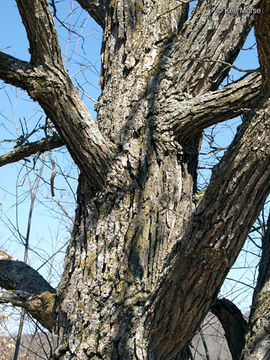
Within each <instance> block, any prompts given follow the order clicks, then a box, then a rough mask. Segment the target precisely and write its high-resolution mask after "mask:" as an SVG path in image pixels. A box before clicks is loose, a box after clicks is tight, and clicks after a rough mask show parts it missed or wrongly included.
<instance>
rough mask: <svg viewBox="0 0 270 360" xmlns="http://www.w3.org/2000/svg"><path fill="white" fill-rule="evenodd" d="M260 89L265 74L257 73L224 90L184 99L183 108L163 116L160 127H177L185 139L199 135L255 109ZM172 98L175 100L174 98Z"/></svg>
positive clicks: (171, 128)
mask: <svg viewBox="0 0 270 360" xmlns="http://www.w3.org/2000/svg"><path fill="white" fill-rule="evenodd" d="M260 88H261V75H260V74H259V73H255V74H253V75H251V76H249V77H247V78H245V79H243V80H239V81H237V82H235V83H233V84H230V85H228V86H225V87H223V88H222V89H221V90H217V91H213V92H208V93H206V94H204V95H201V96H196V97H195V98H192V99H188V100H186V101H182V102H181V103H180V106H179V108H176V110H173V112H172V113H171V112H168V113H167V114H166V117H167V118H166V117H163V118H162V120H161V121H162V123H161V124H160V125H159V129H160V131H164V130H173V131H174V133H175V135H176V136H178V137H179V138H180V139H181V140H187V139H188V138H190V137H196V136H198V134H200V133H201V132H202V131H203V130H204V129H205V128H206V127H208V126H211V125H213V124H217V123H219V122H221V121H225V120H228V119H231V118H233V117H236V116H238V115H240V114H242V113H243V112H244V111H245V110H249V109H250V108H252V107H253V106H254V105H255V104H256V103H257V102H258V100H259V98H260ZM176 97H177V95H176ZM175 100H177V99H175ZM171 101H172V102H173V99H172V98H171ZM174 108H175V107H174Z"/></svg>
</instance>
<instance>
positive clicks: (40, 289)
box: [0, 250, 56, 330]
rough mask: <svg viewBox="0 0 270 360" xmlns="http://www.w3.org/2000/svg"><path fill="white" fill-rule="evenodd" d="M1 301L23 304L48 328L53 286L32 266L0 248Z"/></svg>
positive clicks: (50, 319)
mask: <svg viewBox="0 0 270 360" xmlns="http://www.w3.org/2000/svg"><path fill="white" fill-rule="evenodd" d="M0 286H1V287H2V288H4V289H6V290H11V291H8V292H5V291H1V292H0V303H8V302H10V303H11V304H13V305H15V306H20V307H23V308H25V309H26V310H27V311H28V312H29V313H30V314H31V315H32V316H33V317H35V319H37V320H38V321H39V322H40V323H41V324H42V325H43V326H44V327H46V328H47V329H49V330H50V329H51V328H52V326H53V324H54V321H55V315H54V306H55V300H56V290H55V289H54V288H53V287H52V286H51V285H50V284H49V283H48V282H47V281H46V280H45V279H44V278H43V277H42V276H41V275H40V274H39V273H38V272H37V271H36V270H34V269H33V268H31V267H30V266H29V265H27V264H25V263H24V262H22V261H20V260H16V259H13V258H12V257H11V256H10V255H8V254H7V253H5V252H4V251H3V250H0Z"/></svg>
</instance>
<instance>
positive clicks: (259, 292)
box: [241, 0, 270, 360]
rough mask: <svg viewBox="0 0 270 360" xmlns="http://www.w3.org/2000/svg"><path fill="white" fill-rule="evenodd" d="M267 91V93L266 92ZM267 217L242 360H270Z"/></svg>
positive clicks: (265, 47) (263, 43) (266, 75)
mask: <svg viewBox="0 0 270 360" xmlns="http://www.w3.org/2000/svg"><path fill="white" fill-rule="evenodd" d="M269 21H270V4H269V1H266V0H263V1H262V2H261V14H260V16H257V18H256V22H255V34H256V39H257V43H258V53H259V61H260V65H261V69H262V74H263V76H262V80H263V85H264V87H265V88H266V89H267V90H268V89H269V88H270V67H269V66H270V65H269V59H270V47H269V33H270V31H269V30H270V27H269ZM268 91H269V90H268ZM269 259H270V217H269V219H268V223H267V231H266V234H265V236H264V237H263V239H262V255H261V261H260V266H259V275H258V279H257V285H256V289H255V292H254V295H253V304H252V309H251V314H250V319H249V331H248V333H247V336H246V344H245V348H244V349H243V353H242V357H241V359H242V360H266V359H269V358H270V335H269V334H270V333H269V329H270V260H269Z"/></svg>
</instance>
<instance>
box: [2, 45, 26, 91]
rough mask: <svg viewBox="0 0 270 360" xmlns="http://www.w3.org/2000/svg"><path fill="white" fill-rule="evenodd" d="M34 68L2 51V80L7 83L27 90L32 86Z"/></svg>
mask: <svg viewBox="0 0 270 360" xmlns="http://www.w3.org/2000/svg"><path fill="white" fill-rule="evenodd" d="M31 73H32V67H31V65H30V64H29V63H28V62H27V61H22V60H19V59H17V58H14V57H13V56H11V55H7V54H5V53H3V52H1V51H0V78H1V79H2V80H4V81H5V82H6V83H8V84H11V85H14V86H17V87H20V88H22V89H24V90H27V89H28V88H29V87H30V88H32V86H31V84H30V79H29V76H30V74H31Z"/></svg>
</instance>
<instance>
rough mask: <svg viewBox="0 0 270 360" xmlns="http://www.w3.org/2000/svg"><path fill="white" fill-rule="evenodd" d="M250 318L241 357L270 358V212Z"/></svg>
mask: <svg viewBox="0 0 270 360" xmlns="http://www.w3.org/2000/svg"><path fill="white" fill-rule="evenodd" d="M249 319H250V320H249V332H248V333H247V336H246V343H245V348H244V349H243V353H242V358H241V359H243V360H252V359H256V358H257V359H258V358H261V359H268V358H269V354H270V339H269V328H270V214H269V216H268V221H267V229H266V232H265V235H264V236H263V237H262V255H261V260H260V266H259V274H258V279H257V284H256V288H255V291H254V294H253V301H252V307H251V314H250V317H249Z"/></svg>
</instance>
